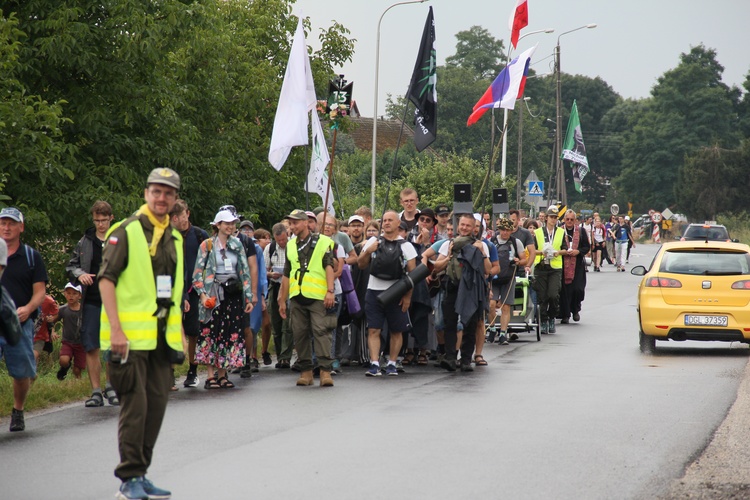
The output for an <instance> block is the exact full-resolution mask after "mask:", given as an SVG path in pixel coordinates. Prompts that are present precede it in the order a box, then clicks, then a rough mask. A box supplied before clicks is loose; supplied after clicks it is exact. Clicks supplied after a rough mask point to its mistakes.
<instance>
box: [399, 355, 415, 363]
mask: <svg viewBox="0 0 750 500" xmlns="http://www.w3.org/2000/svg"><path fill="white" fill-rule="evenodd" d="M412 363H414V353H413V352H407V353H406V354H405V355H404V360H403V361H402V362H401V364H403V365H404V366H408V365H411V364H412Z"/></svg>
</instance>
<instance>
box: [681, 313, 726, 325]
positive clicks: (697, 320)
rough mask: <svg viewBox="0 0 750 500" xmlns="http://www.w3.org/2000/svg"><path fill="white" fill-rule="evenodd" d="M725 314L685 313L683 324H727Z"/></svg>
mask: <svg viewBox="0 0 750 500" xmlns="http://www.w3.org/2000/svg"><path fill="white" fill-rule="evenodd" d="M728 324H729V319H728V317H727V316H708V315H705V314H686V315H685V326H727V325H728Z"/></svg>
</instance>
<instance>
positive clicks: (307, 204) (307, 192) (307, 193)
mask: <svg viewBox="0 0 750 500" xmlns="http://www.w3.org/2000/svg"><path fill="white" fill-rule="evenodd" d="M307 147H308V146H307V144H305V170H306V172H305V207H306V208H305V210H310V186H309V184H310V168H311V167H312V165H310V163H309V162H308V161H307Z"/></svg>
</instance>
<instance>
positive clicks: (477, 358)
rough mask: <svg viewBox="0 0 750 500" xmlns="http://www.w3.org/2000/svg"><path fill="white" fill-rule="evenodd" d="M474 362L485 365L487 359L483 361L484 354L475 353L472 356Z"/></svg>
mask: <svg viewBox="0 0 750 500" xmlns="http://www.w3.org/2000/svg"><path fill="white" fill-rule="evenodd" d="M474 364H475V365H477V366H487V361H485V359H484V356H482V355H481V354H477V355H476V356H474Z"/></svg>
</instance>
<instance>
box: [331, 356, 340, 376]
mask: <svg viewBox="0 0 750 500" xmlns="http://www.w3.org/2000/svg"><path fill="white" fill-rule="evenodd" d="M339 373H341V362H340V361H339V360H338V359H334V360H333V362H332V363H331V375H338V374H339Z"/></svg>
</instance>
